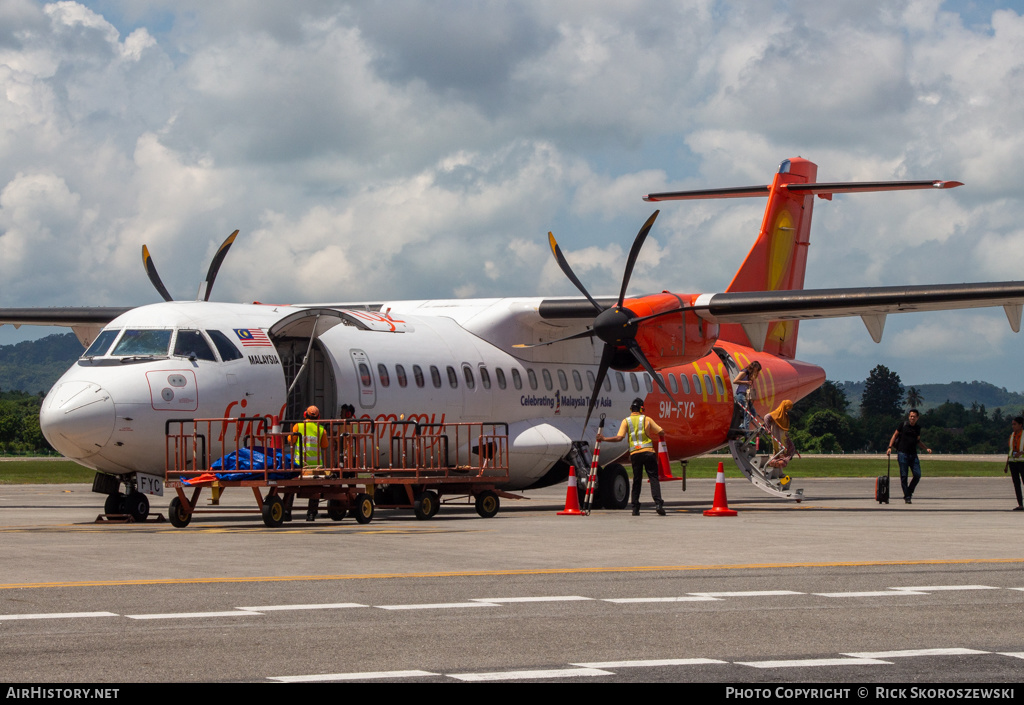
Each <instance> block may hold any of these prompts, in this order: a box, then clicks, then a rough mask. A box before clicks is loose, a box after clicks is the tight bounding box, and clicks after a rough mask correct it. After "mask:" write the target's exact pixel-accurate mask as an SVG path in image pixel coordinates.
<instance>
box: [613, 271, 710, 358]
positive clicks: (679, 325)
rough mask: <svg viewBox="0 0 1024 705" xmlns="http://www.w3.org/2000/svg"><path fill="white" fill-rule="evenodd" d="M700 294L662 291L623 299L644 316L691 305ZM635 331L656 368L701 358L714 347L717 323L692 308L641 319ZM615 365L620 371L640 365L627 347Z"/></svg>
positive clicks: (638, 340)
mask: <svg viewBox="0 0 1024 705" xmlns="http://www.w3.org/2000/svg"><path fill="white" fill-rule="evenodd" d="M697 296H698V294H672V293H669V292H667V291H666V292H662V293H660V294H651V295H649V296H642V297H639V298H635V299H626V300H625V301H623V302H622V305H623V307H624V308H627V309H629V310H630V311H631V312H632V313H633V314H634V315H635V316H637V317H640V318H643V317H645V316H653V315H656V314H659V313H663V312H665V311H676V309H679V308H684V307H687V308H688V307H690V306H692V305H693V302H694V301H695V300H696V298H697ZM637 325H638V326H639V329H638V330H637V333H636V342H637V343H639V345H640V347H641V348H642V349H643V351H644V354H645V355H646V356H647V359H648V360H649V361H650V363H651V365H652V366H653V367H654V368H655V369H662V368H665V367H675V366H676V365H685V364H687V363H690V362H694V361H695V360H699V359H701V358H702V357H704V356H705V355H707V354H708V353H709V352H711V348H712V347H714V345H715V342H716V341H717V340H718V324H715V323H708V322H707V321H705V320H704V319H702V318H700V317H699V316H698V315H697V314H696V313H694V312H693V311H692V310H685V311H676V312H674V313H665V315H663V316H658V317H657V318H652V319H650V320H647V321H641V322H640V323H639V324H637ZM622 353H623V354H620V355H617V356H616V358H615V360H614V362H613V363H612V367H614V368H616V369H621V370H637V369H640V367H639V365H638V364H637V362H636V358H634V357H633V356H632V355H631V354H630V353H629V351H628V350H626V349H625V348H623V349H622Z"/></svg>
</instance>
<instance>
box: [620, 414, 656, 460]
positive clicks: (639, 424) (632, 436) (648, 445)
mask: <svg viewBox="0 0 1024 705" xmlns="http://www.w3.org/2000/svg"><path fill="white" fill-rule="evenodd" d="M626 423H627V424H628V426H627V429H628V430H629V452H630V453H638V452H640V451H646V450H650V451H653V450H654V441H652V440H651V438H650V436H648V435H647V428H646V426H647V417H645V416H644V415H643V414H630V415H629V418H627V419H626Z"/></svg>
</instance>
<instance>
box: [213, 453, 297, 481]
mask: <svg viewBox="0 0 1024 705" xmlns="http://www.w3.org/2000/svg"><path fill="white" fill-rule="evenodd" d="M293 467H295V466H294V465H293V463H292V457H291V456H290V455H288V454H286V453H284V452H282V451H280V450H273V451H272V452H271V453H267V452H266V450H265V449H263V448H261V447H259V446H256V447H254V448H252V449H251V450H250V449H249V448H240V449H238V450H236V451H233V452H231V453H228V454H227V455H225V456H224V457H223V458H220V459H219V460H216V461H214V463H213V464H212V465H211V466H210V470H212V471H213V472H214V473H216V475H217V479H218V480H255V479H261V478H263V477H264V473H263V472H258V473H256V472H244V471H247V470H248V471H253V470H258V471H263V470H285V472H274V473H270V475H269V478H270V479H272V480H288V479H291V478H293V477H298V476H299V471H298V470H297V469H296V470H294V471H292V470H291V468H293Z"/></svg>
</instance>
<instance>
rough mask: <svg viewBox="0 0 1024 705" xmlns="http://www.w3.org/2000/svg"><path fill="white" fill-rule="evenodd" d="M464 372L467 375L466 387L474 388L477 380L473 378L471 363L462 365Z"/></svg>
mask: <svg viewBox="0 0 1024 705" xmlns="http://www.w3.org/2000/svg"><path fill="white" fill-rule="evenodd" d="M462 374H463V375H464V376H465V377H466V388H467V389H473V388H474V387H476V382H475V381H474V380H473V368H472V367H470V366H469V365H463V366H462Z"/></svg>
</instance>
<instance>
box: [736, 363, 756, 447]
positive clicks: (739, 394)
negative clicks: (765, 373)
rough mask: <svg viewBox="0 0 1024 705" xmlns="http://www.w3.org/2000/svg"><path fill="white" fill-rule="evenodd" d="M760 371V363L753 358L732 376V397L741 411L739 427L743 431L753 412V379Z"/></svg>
mask: <svg viewBox="0 0 1024 705" xmlns="http://www.w3.org/2000/svg"><path fill="white" fill-rule="evenodd" d="M760 373H761V363H760V362H758V361H757V360H754V361H753V362H751V363H750V364H749V365H747V366H746V367H744V368H743V369H742V370H740V371H739V372H737V373H736V376H735V377H733V378H732V390H733V398H734V399H735V400H736V405H737V406H738V407H739V408H740V409H741V410H742V412H743V419H742V421H740V428H741V429H742V430H744V431H746V430H747V429H748V428H749V427H750V421H749V419H750V416H751V415H752V414H753V413H754V380H756V379H757V376H758V375H759V374H760Z"/></svg>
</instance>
